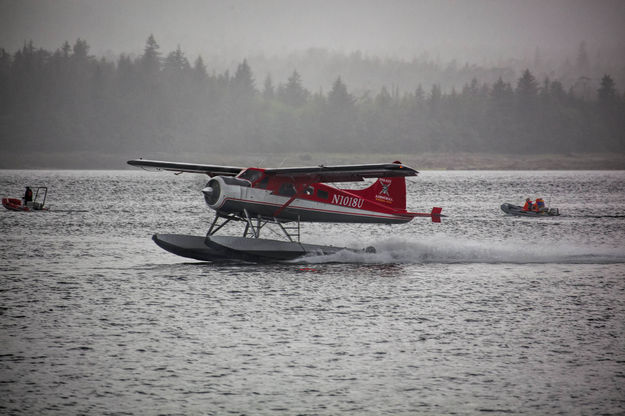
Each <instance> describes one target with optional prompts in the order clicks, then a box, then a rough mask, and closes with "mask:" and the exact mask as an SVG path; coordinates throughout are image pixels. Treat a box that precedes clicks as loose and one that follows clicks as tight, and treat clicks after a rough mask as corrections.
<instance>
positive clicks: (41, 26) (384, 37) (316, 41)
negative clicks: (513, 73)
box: [0, 0, 625, 61]
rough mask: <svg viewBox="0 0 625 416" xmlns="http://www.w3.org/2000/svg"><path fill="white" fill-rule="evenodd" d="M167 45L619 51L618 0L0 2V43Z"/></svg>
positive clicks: (107, 48)
mask: <svg viewBox="0 0 625 416" xmlns="http://www.w3.org/2000/svg"><path fill="white" fill-rule="evenodd" d="M151 33H152V34H154V36H155V38H156V40H157V42H158V43H159V44H160V45H161V52H163V53H167V52H169V51H172V50H174V49H175V48H176V46H177V45H180V46H181V48H182V49H183V51H185V52H186V54H187V56H189V57H195V56H197V55H198V54H201V55H203V56H205V57H209V56H216V55H222V56H229V57H232V58H233V59H242V58H244V57H246V56H249V55H252V54H255V53H258V52H263V53H265V54H269V55H270V54H275V53H281V52H282V53H284V52H291V51H293V50H301V49H306V48H310V47H322V48H327V49H330V50H333V51H340V52H352V51H355V50H360V51H362V52H365V53H366V54H370V55H374V54H375V55H383V56H394V57H403V58H412V57H414V56H417V55H419V54H421V53H422V52H424V51H425V52H428V53H430V54H431V55H433V56H439V57H441V58H444V59H447V58H451V57H458V58H461V59H470V58H471V57H472V56H475V60H476V61H478V60H482V59H484V58H485V57H489V58H492V59H499V58H510V57H520V56H521V55H525V56H530V55H531V54H533V51H534V49H535V48H536V47H539V48H540V49H541V51H543V52H544V53H558V54H560V53H570V55H571V56H572V57H574V56H575V52H576V50H577V47H578V45H579V43H580V42H581V41H586V43H587V44H588V47H589V48H590V49H595V50H596V49H598V48H602V49H608V48H610V49H611V50H612V51H617V52H616V53H619V54H625V0H378V1H372V0H328V1H326V0H231V1H227V0H202V1H201V0H180V1H173V0H0V47H4V48H5V49H7V50H8V51H9V52H13V51H15V50H16V49H17V48H19V47H21V46H22V45H23V44H24V42H25V41H28V40H32V41H33V42H34V43H35V46H38V47H43V48H46V49H49V50H54V49H56V48H58V47H60V46H61V44H62V43H63V42H64V41H65V40H67V41H69V42H70V43H73V42H74V41H75V40H76V39H77V38H82V39H85V40H86V41H87V42H88V44H89V45H90V46H91V53H92V54H95V55H97V56H101V55H103V54H106V53H109V52H112V53H114V54H118V53H121V52H124V53H136V54H140V53H141V52H142V50H143V47H144V45H145V40H146V39H147V37H148V35H149V34H151Z"/></svg>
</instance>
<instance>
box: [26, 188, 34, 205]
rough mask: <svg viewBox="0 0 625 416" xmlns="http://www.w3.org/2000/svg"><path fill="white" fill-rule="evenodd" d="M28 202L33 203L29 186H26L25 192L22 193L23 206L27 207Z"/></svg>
mask: <svg viewBox="0 0 625 416" xmlns="http://www.w3.org/2000/svg"><path fill="white" fill-rule="evenodd" d="M29 202H33V190H32V189H30V186H27V187H26V192H24V205H27V204H28V203H29Z"/></svg>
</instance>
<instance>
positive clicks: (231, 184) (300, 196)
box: [128, 159, 442, 261]
mask: <svg viewBox="0 0 625 416" xmlns="http://www.w3.org/2000/svg"><path fill="white" fill-rule="evenodd" d="M128 164H129V165H132V166H137V167H142V168H155V169H156V170H167V171H173V172H176V173H183V172H191V173H201V174H205V175H208V176H210V177H211V179H210V180H209V181H208V183H207V184H206V186H205V187H204V189H202V193H203V194H204V200H205V201H206V204H207V205H208V206H209V207H210V208H211V209H213V210H215V212H216V215H215V218H214V220H213V222H212V224H211V226H210V228H209V230H208V233H207V234H206V236H190V235H180V234H154V235H153V237H152V239H153V240H154V242H156V244H158V245H159V246H160V247H161V248H163V249H165V250H167V251H169V252H171V253H174V254H177V255H179V256H183V257H189V258H193V259H197V260H203V261H228V260H246V261H276V260H292V259H296V258H299V257H303V256H306V255H320V254H334V253H336V252H338V251H340V250H345V248H342V247H333V246H322V245H315V244H304V243H301V242H300V241H299V240H300V223H301V222H333V223H382V224H400V223H405V222H408V221H411V220H412V219H413V218H414V217H430V218H431V219H432V221H434V222H440V218H441V216H442V215H441V211H442V208H438V207H435V208H433V209H432V211H431V212H429V213H419V212H408V211H406V182H405V179H404V178H405V177H406V176H416V175H417V174H418V172H417V171H416V170H414V169H412V168H410V167H408V166H406V165H403V164H401V163H400V162H394V163H386V164H366V165H342V166H323V165H320V166H313V167H294V168H271V169H261V168H253V167H250V168H243V167H234V166H219V165H203V164H191V163H178V162H164V161H157V160H144V159H134V160H129V161H128ZM366 178H378V180H377V181H376V182H374V183H373V184H372V185H371V186H369V187H367V188H365V189H358V190H353V189H338V188H335V187H333V186H330V185H328V183H332V182H355V181H363V180H365V179H366ZM231 221H243V222H244V223H245V229H244V231H243V236H242V237H233V236H223V235H220V236H218V235H215V234H216V233H217V232H218V231H219V230H221V229H222V228H223V227H224V226H225V225H226V224H227V223H229V222H231ZM293 223H295V224H293ZM270 224H273V225H275V226H277V227H279V228H280V229H281V230H282V231H283V232H284V234H285V236H286V239H287V240H285V241H282V240H269V239H261V238H260V233H261V230H262V229H263V227H264V226H266V225H270ZM366 250H368V251H374V250H375V249H373V248H371V247H369V248H368V249H366Z"/></svg>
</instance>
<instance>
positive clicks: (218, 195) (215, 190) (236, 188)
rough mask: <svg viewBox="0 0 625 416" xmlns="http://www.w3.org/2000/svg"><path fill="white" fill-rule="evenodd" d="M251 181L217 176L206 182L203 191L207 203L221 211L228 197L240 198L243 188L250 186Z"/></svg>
mask: <svg viewBox="0 0 625 416" xmlns="http://www.w3.org/2000/svg"><path fill="white" fill-rule="evenodd" d="M250 186H251V184H250V182H249V181H246V180H244V179H237V178H232V177H230V176H215V177H214V178H213V179H211V180H210V181H208V182H207V183H206V186H205V187H204V189H202V193H203V194H204V201H205V202H206V205H208V206H209V207H211V208H212V209H214V210H216V211H219V209H220V208H221V206H222V205H223V204H224V201H225V200H226V199H227V198H234V199H240V198H241V188H242V187H245V188H249V187H250Z"/></svg>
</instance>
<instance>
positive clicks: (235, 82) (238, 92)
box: [231, 59, 256, 98]
mask: <svg viewBox="0 0 625 416" xmlns="http://www.w3.org/2000/svg"><path fill="white" fill-rule="evenodd" d="M231 84H232V92H233V94H234V95H235V96H236V97H239V98H241V97H244V98H251V97H253V96H254V95H255V94H256V89H255V87H254V78H253V76H252V69H251V68H250V66H249V65H248V64H247V60H246V59H245V60H243V62H241V63H240V64H239V65H238V66H237V70H236V72H235V73H234V77H233V78H232V81H231Z"/></svg>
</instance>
